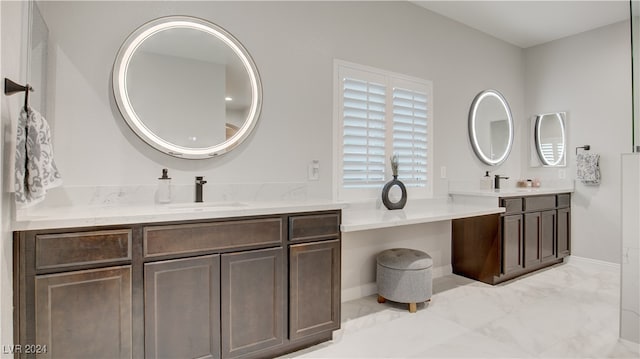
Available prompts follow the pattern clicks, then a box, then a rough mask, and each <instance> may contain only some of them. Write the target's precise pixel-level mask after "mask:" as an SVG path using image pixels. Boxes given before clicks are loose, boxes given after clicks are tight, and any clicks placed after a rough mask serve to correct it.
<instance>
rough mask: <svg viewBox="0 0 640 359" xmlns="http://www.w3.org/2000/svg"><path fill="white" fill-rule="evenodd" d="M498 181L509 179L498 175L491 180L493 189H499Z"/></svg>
mask: <svg viewBox="0 0 640 359" xmlns="http://www.w3.org/2000/svg"><path fill="white" fill-rule="evenodd" d="M500 179H509V177H503V176H500V175H495V176H494V180H493V188H494V189H500Z"/></svg>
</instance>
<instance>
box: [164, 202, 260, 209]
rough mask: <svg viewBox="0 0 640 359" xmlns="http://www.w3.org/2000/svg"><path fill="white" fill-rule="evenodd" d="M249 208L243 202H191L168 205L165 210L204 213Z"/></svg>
mask: <svg viewBox="0 0 640 359" xmlns="http://www.w3.org/2000/svg"><path fill="white" fill-rule="evenodd" d="M247 206H249V204H248V203H244V202H236V201H231V202H193V203H176V204H170V205H169V206H167V208H169V209H171V210H174V211H206V210H216V209H233V208H242V207H247Z"/></svg>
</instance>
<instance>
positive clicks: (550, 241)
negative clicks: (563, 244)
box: [540, 210, 556, 262]
mask: <svg viewBox="0 0 640 359" xmlns="http://www.w3.org/2000/svg"><path fill="white" fill-rule="evenodd" d="M555 259H556V211H555V210H552V211H544V212H541V213H540V260H541V261H542V262H545V261H549V260H555Z"/></svg>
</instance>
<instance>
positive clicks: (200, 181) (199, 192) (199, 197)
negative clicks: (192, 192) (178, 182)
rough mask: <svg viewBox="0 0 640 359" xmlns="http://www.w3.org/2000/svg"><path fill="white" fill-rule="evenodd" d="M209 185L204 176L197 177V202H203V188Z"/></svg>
mask: <svg viewBox="0 0 640 359" xmlns="http://www.w3.org/2000/svg"><path fill="white" fill-rule="evenodd" d="M205 183H207V181H205V180H203V177H202V176H196V202H202V186H203V185H204V184H205Z"/></svg>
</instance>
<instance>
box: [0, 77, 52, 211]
mask: <svg viewBox="0 0 640 359" xmlns="http://www.w3.org/2000/svg"><path fill="white" fill-rule="evenodd" d="M32 91H33V88H32V87H31V86H30V85H29V84H27V85H25V86H22V85H18V84H17V83H15V82H13V81H11V80H9V79H8V78H5V79H4V93H5V95H7V96H9V95H13V94H16V93H18V92H24V93H25V95H24V106H23V107H22V108H21V109H20V116H19V117H18V126H17V129H16V154H15V188H14V189H15V200H16V204H17V205H18V206H21V207H29V206H33V205H35V204H36V203H39V202H41V201H43V200H44V197H45V194H46V192H47V190H48V189H51V188H54V187H57V186H60V185H61V184H62V177H61V176H60V172H58V168H57V166H56V163H55V160H54V158H53V145H52V143H51V142H52V141H51V129H50V128H49V124H48V123H47V120H45V119H44V117H42V116H41V115H40V113H38V111H36V110H34V109H32V108H31V107H30V106H29V92H32Z"/></svg>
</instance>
